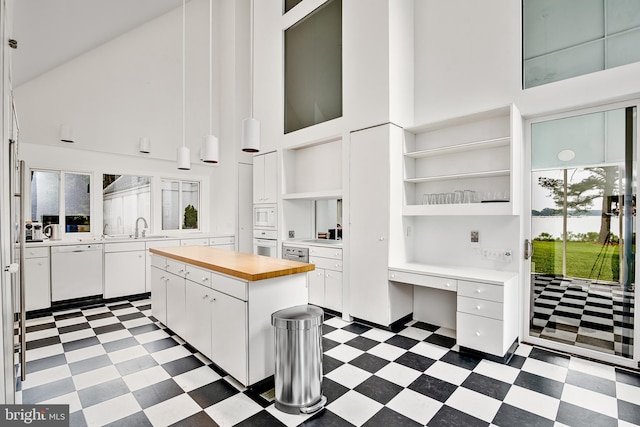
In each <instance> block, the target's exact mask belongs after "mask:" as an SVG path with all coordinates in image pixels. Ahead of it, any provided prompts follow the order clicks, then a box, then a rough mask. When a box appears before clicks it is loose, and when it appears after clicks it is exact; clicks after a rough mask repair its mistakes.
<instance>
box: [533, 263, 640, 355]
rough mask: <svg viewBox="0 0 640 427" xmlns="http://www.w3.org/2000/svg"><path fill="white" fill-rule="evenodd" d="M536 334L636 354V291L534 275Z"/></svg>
mask: <svg viewBox="0 0 640 427" xmlns="http://www.w3.org/2000/svg"><path fill="white" fill-rule="evenodd" d="M532 283H533V284H534V310H533V311H534V316H533V319H532V321H531V333H532V335H533V336H538V337H541V338H545V339H549V340H553V341H557V342H562V343H565V344H570V345H574V346H578V347H583V348H589V349H592V350H597V351H600V352H604V353H607V354H615V355H618V356H624V357H632V356H633V333H634V331H633V316H634V313H635V298H634V292H629V291H625V290H624V289H623V287H622V286H620V285H619V284H605V283H597V282H592V281H589V280H586V279H572V278H569V277H562V276H553V275H543V274H533V275H532Z"/></svg>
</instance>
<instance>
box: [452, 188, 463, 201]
mask: <svg viewBox="0 0 640 427" xmlns="http://www.w3.org/2000/svg"><path fill="white" fill-rule="evenodd" d="M462 200H464V191H462V190H456V191H454V192H453V203H456V204H458V203H462Z"/></svg>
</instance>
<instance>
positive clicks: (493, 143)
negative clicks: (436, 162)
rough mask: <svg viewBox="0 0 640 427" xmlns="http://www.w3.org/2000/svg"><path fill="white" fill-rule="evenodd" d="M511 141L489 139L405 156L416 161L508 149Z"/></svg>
mask: <svg viewBox="0 0 640 427" xmlns="http://www.w3.org/2000/svg"><path fill="white" fill-rule="evenodd" d="M510 141H511V138H510V137H508V136H505V137H501V138H493V139H487V140H484V141H474V142H467V143H464V144H456V145H451V146H448V147H439V148H431V149H428V150H419V151H412V152H409V153H405V156H407V157H412V158H414V159H421V158H424V157H433V156H443V155H446V154H456V153H461V152H466V151H472V150H485V149H488V148H497V147H507V146H508V145H509V143H510Z"/></svg>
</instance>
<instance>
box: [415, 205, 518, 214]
mask: <svg viewBox="0 0 640 427" xmlns="http://www.w3.org/2000/svg"><path fill="white" fill-rule="evenodd" d="M402 214H403V215H405V216H421V215H446V216H451V215H457V216H465V215H473V216H478V215H513V206H512V205H511V202H492V203H461V204H455V205H405V206H404V207H403V209H402Z"/></svg>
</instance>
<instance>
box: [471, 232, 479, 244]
mask: <svg viewBox="0 0 640 427" xmlns="http://www.w3.org/2000/svg"><path fill="white" fill-rule="evenodd" d="M479 234H480V233H478V232H477V231H472V232H471V243H478V242H479V241H480V239H479V237H480V236H479Z"/></svg>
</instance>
